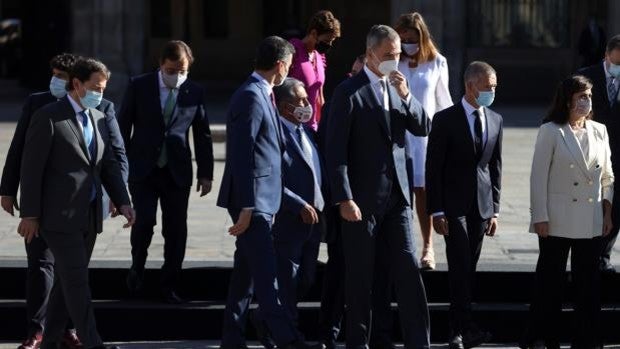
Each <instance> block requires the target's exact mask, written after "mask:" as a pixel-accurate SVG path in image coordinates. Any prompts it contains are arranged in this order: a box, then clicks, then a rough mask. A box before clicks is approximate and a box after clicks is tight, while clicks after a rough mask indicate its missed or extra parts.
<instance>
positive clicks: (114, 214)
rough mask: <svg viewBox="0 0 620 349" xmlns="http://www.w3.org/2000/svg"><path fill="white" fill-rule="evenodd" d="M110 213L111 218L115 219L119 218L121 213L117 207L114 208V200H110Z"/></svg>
mask: <svg viewBox="0 0 620 349" xmlns="http://www.w3.org/2000/svg"><path fill="white" fill-rule="evenodd" d="M109 211H110V217H112V218H114V217H117V216H119V215H120V214H121V213H120V212H119V211H118V210H117V209H116V206H114V203H113V202H112V200H110V206H109Z"/></svg>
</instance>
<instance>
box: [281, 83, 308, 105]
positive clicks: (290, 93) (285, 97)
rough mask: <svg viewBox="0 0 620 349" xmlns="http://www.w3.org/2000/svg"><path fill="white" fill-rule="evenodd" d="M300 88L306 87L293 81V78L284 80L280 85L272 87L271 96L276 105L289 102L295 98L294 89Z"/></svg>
mask: <svg viewBox="0 0 620 349" xmlns="http://www.w3.org/2000/svg"><path fill="white" fill-rule="evenodd" d="M298 86H301V87H303V88H305V87H306V85H304V83H303V82H301V81H299V80H297V79H295V78H286V79H284V82H282V85H280V86H274V88H273V96H274V97H275V99H276V104H280V102H290V101H293V100H294V99H295V98H297V95H296V94H295V89H296V88H297V87H298Z"/></svg>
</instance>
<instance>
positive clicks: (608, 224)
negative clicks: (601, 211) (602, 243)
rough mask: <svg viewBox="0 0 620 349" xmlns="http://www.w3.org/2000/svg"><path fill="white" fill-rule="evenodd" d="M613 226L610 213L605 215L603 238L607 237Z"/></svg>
mask: <svg viewBox="0 0 620 349" xmlns="http://www.w3.org/2000/svg"><path fill="white" fill-rule="evenodd" d="M613 226H614V224H613V223H612V221H611V212H610V213H605V216H603V236H607V235H609V233H611V229H612V228H613Z"/></svg>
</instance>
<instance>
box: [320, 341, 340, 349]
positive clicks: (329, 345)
mask: <svg viewBox="0 0 620 349" xmlns="http://www.w3.org/2000/svg"><path fill="white" fill-rule="evenodd" d="M317 348H318V349H336V342H332V341H321V342H319V343H318V344H317Z"/></svg>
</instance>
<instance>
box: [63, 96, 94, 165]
mask: <svg viewBox="0 0 620 349" xmlns="http://www.w3.org/2000/svg"><path fill="white" fill-rule="evenodd" d="M63 101H64V105H65V112H66V113H67V114H68V115H70V117H69V118H68V119H67V123H68V124H69V127H70V128H71V131H73V134H75V138H77V141H78V148H80V149H81V150H82V155H84V159H85V160H86V161H87V162H88V161H89V158H90V157H89V156H88V149H86V141H84V133H83V132H82V128H81V127H80V125H79V121H78V119H77V115H76V113H75V110H73V106H72V105H71V102H69V97H64V100H63Z"/></svg>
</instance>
